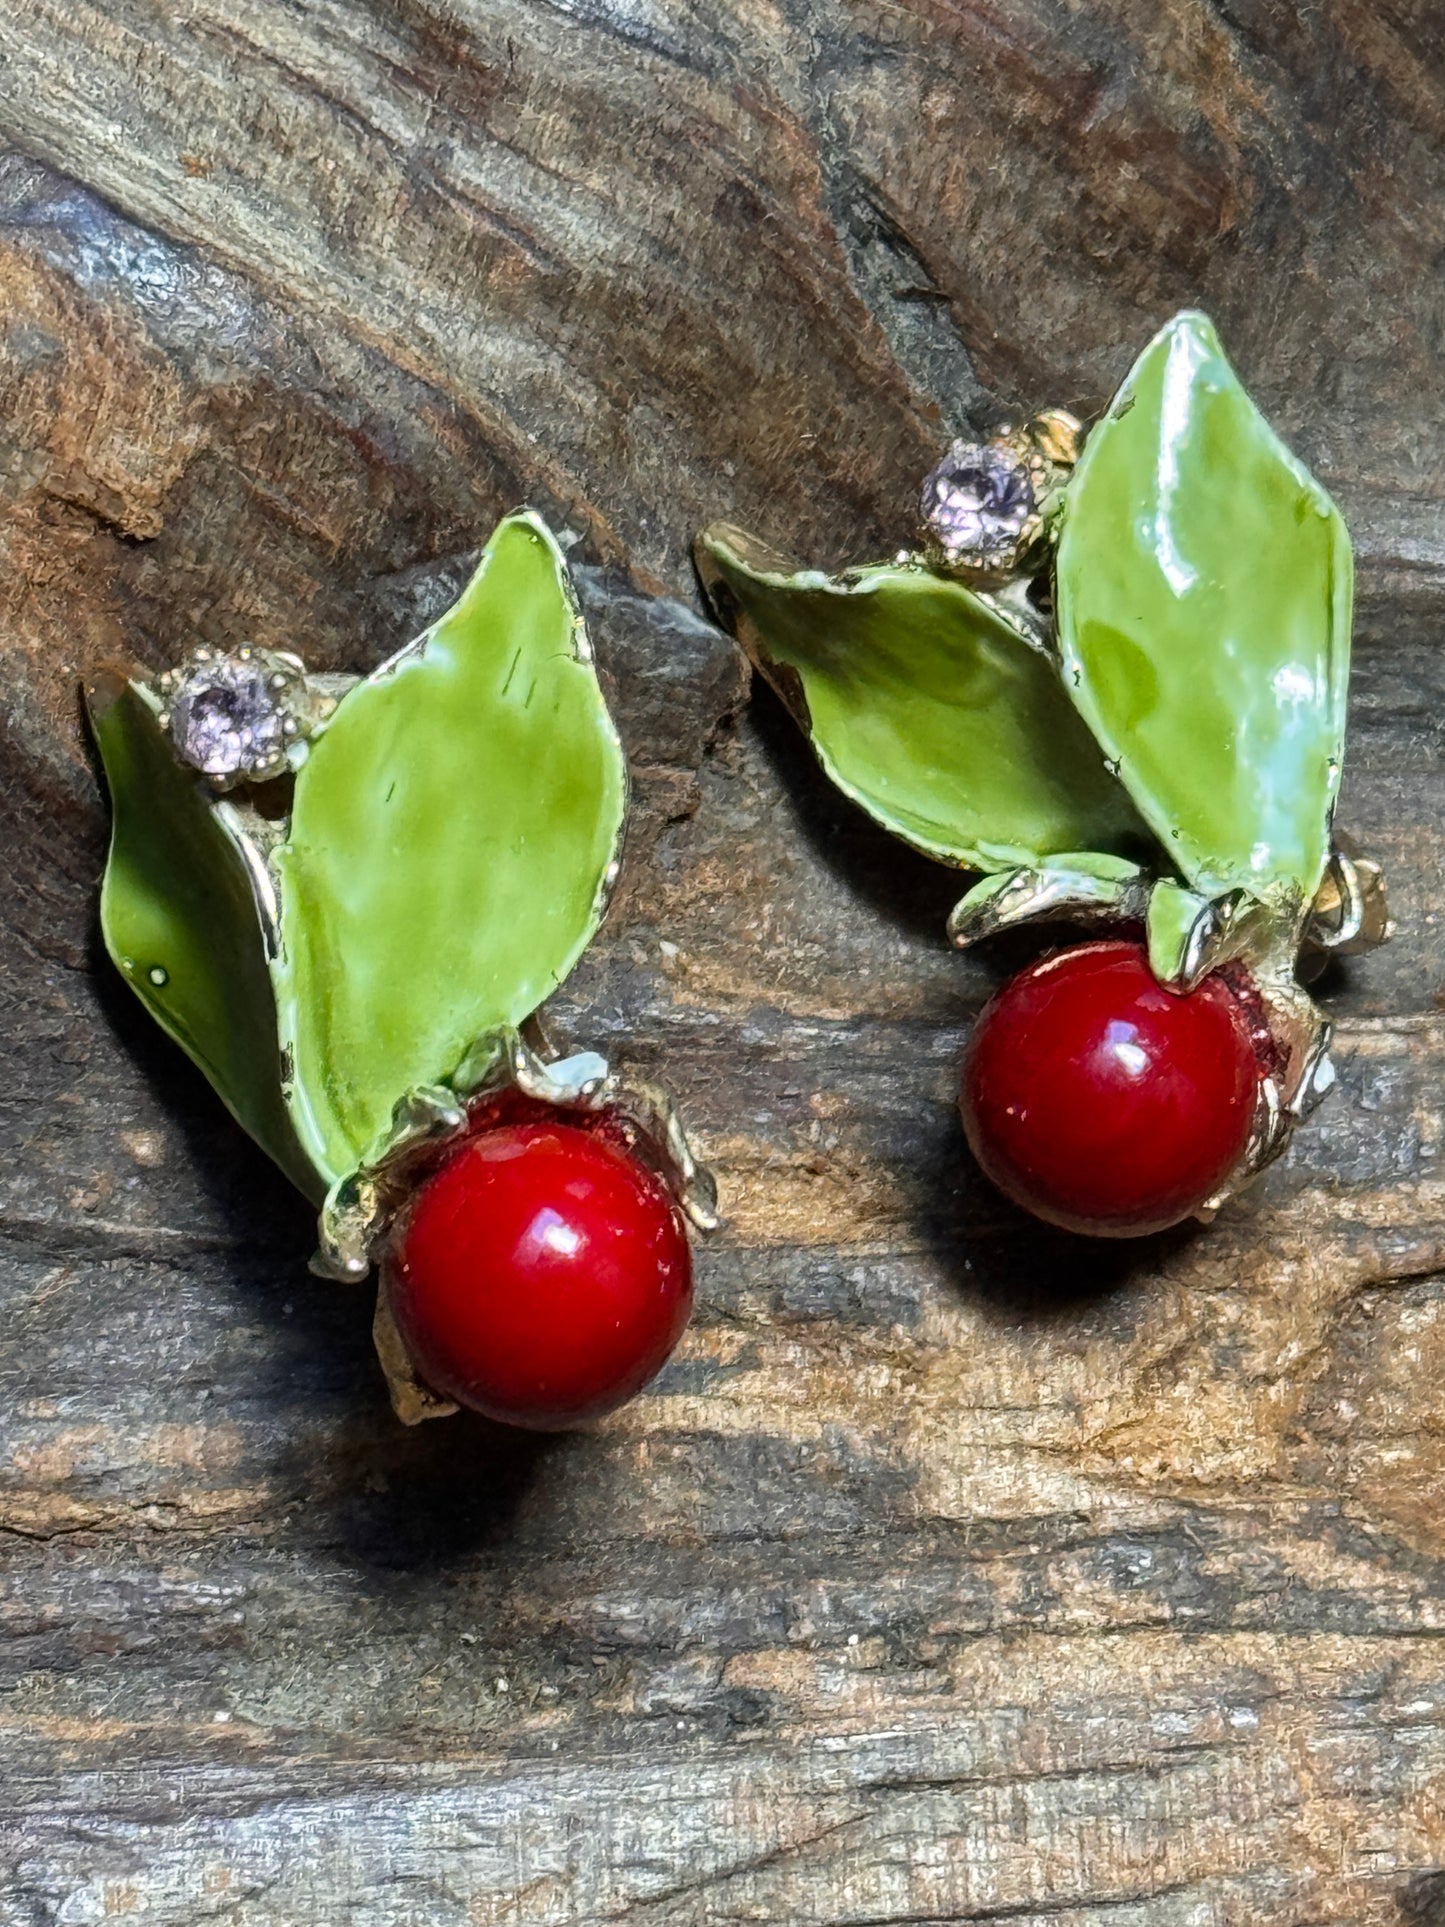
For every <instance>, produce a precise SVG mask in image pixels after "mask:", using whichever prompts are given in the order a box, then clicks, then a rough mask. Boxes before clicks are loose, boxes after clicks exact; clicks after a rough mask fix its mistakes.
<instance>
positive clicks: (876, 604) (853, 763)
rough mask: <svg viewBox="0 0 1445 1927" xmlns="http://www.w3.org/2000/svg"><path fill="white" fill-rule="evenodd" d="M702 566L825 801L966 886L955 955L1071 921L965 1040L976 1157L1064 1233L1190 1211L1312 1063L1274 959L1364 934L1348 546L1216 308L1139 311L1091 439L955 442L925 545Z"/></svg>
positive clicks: (1247, 1148) (1301, 994) (1303, 1014)
mask: <svg viewBox="0 0 1445 1927" xmlns="http://www.w3.org/2000/svg"><path fill="white" fill-rule="evenodd" d="M697 558H698V565H699V569H700V572H701V575H702V578H703V583H704V586H705V588H706V589H707V592H708V595H709V597H710V599H711V601H712V604H713V606H714V608H715V609H716V611H717V613H718V615H719V618H720V619H721V620H722V621H723V622H724V624H725V625H726V626H727V627H729V628H730V629H731V631H732V633H733V634H734V635H735V636H736V637H737V638H738V640H739V642H740V643H741V644H742V646H743V648H744V649H745V651H746V652H747V654H748V656H749V657H750V659H751V660H752V662H753V663H754V664H755V665H756V667H757V668H758V669H759V670H761V671H762V673H763V675H764V676H765V677H766V678H767V679H768V681H769V682H770V683H771V684H772V685H773V687H774V688H775V689H776V690H777V692H778V694H779V695H780V696H781V698H782V700H783V702H784V703H785V704H786V706H787V707H788V709H789V710H790V711H791V713H792V715H793V717H794V718H795V720H796V721H797V722H798V724H799V725H800V727H801V728H802V729H803V731H804V732H805V734H806V735H807V736H808V738H809V740H810V741H811V743H812V745H813V748H814V750H815V752H816V753H817V755H818V758H819V760H820V761H821V763H822V765H823V768H824V769H825V770H826V771H827V773H828V775H829V776H830V777H831V778H832V780H833V781H834V782H835V783H836V784H837V785H838V786H839V788H840V789H842V790H843V791H844V792H845V794H847V795H848V796H850V797H851V798H852V799H853V800H854V802H856V803H858V804H860V805H861V806H862V807H863V809H865V810H866V811H867V812H868V813H869V814H870V815H871V816H872V817H874V819H875V820H876V821H877V822H879V823H881V824H882V825H883V827H884V828H885V829H888V830H890V831H892V832H893V834H894V835H896V836H899V837H901V838H902V839H903V840H904V841H905V842H907V843H910V844H911V845H912V846H913V847H914V848H915V849H918V850H921V851H922V852H924V853H925V854H926V855H928V856H931V857H935V858H937V859H939V860H940V861H942V862H945V863H951V864H955V865H957V866H959V867H960V868H962V869H966V870H973V871H977V872H980V873H981V879H980V881H978V882H977V883H975V885H974V886H973V888H972V889H970V890H969V891H968V893H967V895H966V896H964V897H963V899H962V901H961V902H960V903H959V904H958V905H957V907H956V908H955V910H954V912H953V914H952V917H951V918H950V920H949V925H948V931H949V936H950V938H951V940H952V942H953V943H954V944H955V945H956V946H958V947H959V948H964V947H966V946H968V945H970V944H972V943H975V942H977V941H979V940H980V939H981V938H984V937H986V936H989V935H990V934H992V933H993V932H995V931H999V930H1003V929H1008V928H1012V927H1014V926H1016V925H1021V924H1026V923H1031V922H1042V921H1049V922H1052V921H1056V920H1059V919H1068V920H1072V921H1074V922H1076V923H1077V924H1079V925H1080V926H1081V928H1082V929H1083V930H1084V931H1086V932H1089V933H1092V934H1093V938H1094V940H1093V941H1090V942H1086V943H1082V944H1075V945H1074V946H1073V947H1071V948H1066V949H1061V950H1058V951H1056V952H1054V953H1053V954H1051V955H1048V956H1046V957H1044V958H1043V959H1042V961H1040V962H1038V963H1035V964H1034V965H1032V966H1031V967H1029V968H1028V969H1025V970H1024V971H1022V972H1021V973H1020V974H1019V975H1018V976H1016V977H1014V978H1013V979H1012V981H1011V982H1009V983H1008V984H1006V985H1005V986H1004V988H1003V989H1002V990H1001V991H1000V992H999V993H998V994H997V995H996V996H995V997H994V998H993V1000H992V1001H991V1002H990V1003H989V1004H988V1005H987V1006H986V1008H985V1009H984V1011H983V1013H982V1015H981V1016H980V1018H979V1020H978V1022H977V1023H976V1025H975V1027H974V1030H973V1034H972V1037H971V1040H970V1044H969V1048H968V1051H967V1054H966V1057H965V1061H964V1065H963V1070H962V1076H961V1083H960V1104H961V1109H962V1113H963V1120H964V1125H965V1129H966V1133H967V1136H968V1140H969V1143H970V1146H971V1147H972V1150H973V1152H974V1155H975V1156H976V1158H977V1160H978V1162H979V1164H980V1165H981V1166H982V1168H983V1170H984V1172H985V1173H986V1174H987V1175H988V1177H990V1178H991V1179H992V1180H993V1182H994V1183H995V1184H996V1185H997V1186H998V1187H999V1188H1000V1189H1001V1190H1003V1191H1004V1192H1005V1193H1006V1194H1007V1195H1008V1196H1010V1197H1011V1198H1013V1199H1014V1200H1015V1201H1016V1202H1017V1203H1019V1204H1021V1205H1023V1206H1025V1207H1026V1208H1027V1209H1029V1210H1030V1211H1033V1212H1034V1213H1036V1214H1037V1215H1038V1216H1039V1217H1041V1218H1044V1219H1047V1220H1048V1221H1050V1222H1052V1223H1054V1224H1057V1225H1060V1226H1063V1227H1065V1228H1066V1229H1069V1230H1073V1231H1081V1232H1089V1233H1094V1234H1097V1235H1103V1236H1130V1235H1135V1234H1139V1233H1143V1232H1150V1231H1157V1230H1160V1229H1163V1228H1164V1227H1166V1226H1168V1225H1171V1224H1175V1223H1177V1222H1179V1221H1180V1220H1181V1219H1184V1218H1186V1217H1188V1216H1190V1215H1191V1214H1192V1215H1194V1216H1197V1217H1200V1218H1203V1219H1206V1220H1207V1219H1208V1218H1209V1217H1211V1216H1212V1215H1213V1213H1214V1212H1215V1211H1216V1210H1217V1209H1218V1207H1219V1206H1220V1205H1221V1204H1222V1203H1223V1202H1224V1201H1225V1199H1227V1198H1228V1197H1229V1196H1230V1195H1232V1194H1233V1193H1234V1192H1235V1191H1237V1190H1238V1189H1239V1188H1240V1187H1241V1186H1242V1185H1243V1184H1245V1183H1247V1182H1248V1181H1249V1180H1250V1179H1252V1178H1253V1177H1255V1176H1256V1175H1257V1174H1258V1173H1259V1172H1260V1171H1261V1170H1263V1169H1264V1167H1265V1166H1266V1165H1267V1164H1269V1163H1270V1161H1271V1160H1272V1159H1274V1158H1275V1157H1277V1156H1278V1155H1279V1154H1280V1152H1281V1151H1282V1150H1283V1149H1284V1147H1285V1145H1286V1144H1287V1142H1288V1140H1289V1137H1290V1134H1291V1132H1292V1130H1293V1129H1294V1126H1295V1125H1296V1124H1297V1123H1298V1121H1299V1120H1300V1119H1301V1118H1303V1117H1304V1116H1306V1115H1307V1114H1308V1112H1309V1111H1311V1110H1312V1109H1313V1108H1314V1106H1315V1105H1316V1104H1317V1103H1318V1102H1319V1101H1320V1099H1321V1098H1322V1097H1323V1096H1324V1095H1325V1093H1326V1091H1327V1090H1328V1089H1329V1087H1330V1085H1331V1083H1332V1081H1333V1071H1332V1068H1331V1065H1330V1061H1329V1039H1330V1029H1329V1025H1328V1024H1327V1023H1326V1021H1325V1020H1324V1018H1323V1017H1322V1016H1321V1015H1320V1013H1319V1011H1318V1010H1317V1009H1316V1008H1315V1006H1314V1005H1313V1003H1312V1002H1311V1000H1310V998H1309V997H1308V995H1307V994H1306V992H1305V990H1304V989H1303V988H1302V980H1307V979H1308V978H1309V977H1310V976H1311V975H1312V974H1313V973H1314V972H1316V971H1317V970H1318V968H1320V967H1321V966H1322V964H1323V961H1324V960H1325V958H1326V957H1327V956H1328V955H1329V954H1330V953H1332V952H1348V951H1358V950H1364V949H1368V948H1370V947H1371V946H1373V945H1374V944H1377V943H1380V942H1383V941H1384V940H1385V938H1386V937H1387V936H1388V935H1389V921H1388V914H1387V910H1386V902H1385V891H1384V885H1383V881H1382V879H1381V876H1380V872H1379V869H1378V868H1377V866H1376V865H1374V864H1373V863H1370V862H1369V861H1367V860H1366V859H1365V858H1364V857H1362V856H1361V855H1360V854H1359V852H1358V851H1357V850H1355V848H1354V847H1353V845H1352V844H1351V843H1350V842H1349V841H1348V840H1347V839H1346V838H1345V837H1344V836H1343V835H1335V836H1334V837H1333V839H1332V836H1331V825H1332V819H1333V815H1334V808H1335V799H1336V796H1337V793H1338V789H1339V782H1340V770H1341V764H1342V759H1343V750H1344V725H1345V699H1346V691H1347V684H1348V678H1349V651H1350V618H1351V581H1352V565H1351V550H1350V541H1349V536H1348V534H1347V532H1346V529H1345V525H1344V522H1343V520H1342V519H1341V516H1340V513H1339V511H1338V509H1337V508H1336V507H1335V505H1334V503H1333V502H1332V501H1331V500H1330V498H1329V496H1328V495H1327V494H1326V492H1325V490H1324V489H1323V488H1322V487H1321V486H1320V484H1319V483H1318V482H1317V481H1315V480H1314V478H1313V477H1312V476H1311V475H1310V474H1309V473H1308V471H1307V470H1306V469H1305V468H1304V467H1303V465H1302V464H1301V463H1300V462H1299V461H1297V460H1296V459H1295V457H1294V456H1293V455H1291V454H1290V452H1289V450H1288V449H1286V448H1285V447H1284V445H1283V443H1282V442H1280V440H1279V439H1278V437H1277V436H1276V435H1275V434H1274V432H1273V430H1272V429H1271V428H1270V427H1269V425H1268V423H1267V422H1266V421H1265V420H1264V418H1263V416H1262V415H1261V414H1260V413H1259V411H1258V409H1257V408H1256V407H1255V406H1254V404H1253V402H1252V401H1251V400H1250V398H1249V396H1248V395H1247V394H1246V392H1245V390H1244V388H1243V386H1242V385H1241V383H1240V381H1239V378H1238V376H1237V375H1236V374H1235V372H1234V370H1233V369H1232V367H1231V366H1230V364H1229V362H1228V361H1227V360H1226V359H1225V355H1224V351H1223V349H1222V348H1221V346H1220V343H1219V340H1218V337H1217V335H1216V333H1215V330H1214V328H1213V326H1212V325H1211V323H1210V322H1209V320H1208V319H1207V318H1206V317H1205V316H1204V315H1202V314H1197V313H1184V314H1180V315H1177V316H1176V317H1175V318H1174V319H1173V320H1172V321H1170V322H1169V323H1168V324H1167V325H1166V326H1165V327H1164V328H1162V329H1161V330H1160V332H1159V333H1158V334H1157V335H1156V336H1155V338H1154V339H1153V340H1152V341H1151V342H1150V343H1149V345H1148V346H1147V347H1146V348H1145V350H1144V352H1143V353H1142V354H1141V355H1140V357H1139V359H1138V360H1137V361H1136V363H1135V364H1134V366H1133V368H1132V369H1131V370H1130V372H1129V374H1128V376H1127V377H1126V379H1125V381H1124V383H1123V386H1122V387H1121V388H1120V389H1119V391H1118V393H1117V394H1116V395H1115V397H1114V399H1113V402H1112V403H1111V404H1110V406H1109V409H1108V410H1107V412H1106V413H1105V415H1104V417H1103V419H1102V420H1101V421H1099V423H1098V424H1097V425H1096V426H1095V427H1094V428H1093V429H1092V431H1091V432H1090V433H1089V434H1088V436H1087V439H1085V437H1084V431H1083V429H1082V427H1081V425H1080V424H1079V423H1078V422H1077V421H1076V420H1075V419H1074V418H1073V417H1072V416H1070V415H1068V414H1066V413H1064V412H1063V411H1052V412H1049V413H1046V414H1042V415H1038V416H1035V417H1034V419H1033V420H1032V421H1030V422H1029V423H1028V424H1027V425H1026V426H1025V427H1024V428H1022V429H1016V430H1004V431H1002V432H1000V433H999V434H997V435H995V436H994V437H993V438H992V439H991V440H989V441H986V442H983V443H968V442H955V443H954V445H953V446H952V447H951V448H950V449H949V451H948V453H947V455H946V456H945V457H944V458H943V460H942V461H941V462H940V463H939V464H938V466H937V467H936V468H935V469H934V470H933V472H932V473H931V474H930V475H929V476H928V478H927V480H926V482H925V483H924V486H923V494H922V503H921V546H920V550H919V552H918V553H908V552H905V553H903V554H901V555H899V556H898V557H897V558H896V559H895V560H894V561H893V562H892V563H891V564H887V565H880V566H873V567H867V568H858V569H853V570H849V571H848V572H846V573H844V574H842V575H836V576H830V575H825V574H822V573H821V572H819V571H817V570H808V569H804V570H799V569H798V568H796V566H795V565H793V564H791V563H789V562H788V561H786V560H785V559H784V558H782V557H780V556H778V555H776V554H774V553H772V552H771V551H769V550H768V549H767V548H766V547H765V546H764V545H762V544H760V543H759V542H757V541H755V540H754V539H753V538H751V537H749V536H746V535H744V534H742V533H741V532H740V531H738V530H736V529H733V528H730V527H728V526H726V525H717V526H714V527H713V528H710V529H709V530H707V531H706V533H705V534H704V535H703V536H702V537H701V538H700V540H699V543H698V549H697Z"/></svg>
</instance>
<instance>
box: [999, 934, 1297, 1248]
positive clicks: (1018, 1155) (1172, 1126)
mask: <svg viewBox="0 0 1445 1927" xmlns="http://www.w3.org/2000/svg"><path fill="white" fill-rule="evenodd" d="M1258 1087H1259V1063H1258V1059H1257V1057H1256V1055H1255V1049H1254V1045H1253V1043H1252V1042H1251V1036H1250V1021H1249V1017H1248V1015H1247V1013H1246V1012H1245V1010H1244V1008H1243V1006H1242V1005H1241V1003H1240V1002H1239V1000H1238V998H1237V997H1236V996H1235V994H1234V992H1233V991H1231V990H1230V988H1229V987H1228V986H1227V985H1226V984H1225V983H1224V982H1223V981H1222V980H1221V979H1220V978H1219V977H1217V976H1214V977H1208V978H1206V979H1205V981H1204V982H1203V983H1202V984H1201V985H1200V986H1199V987H1198V988H1197V989H1196V990H1193V991H1191V992H1189V994H1188V995H1187V996H1182V997H1177V996H1174V995H1172V994H1171V993H1170V992H1169V991H1167V990H1165V989H1163V988H1162V987H1161V985H1160V984H1159V983H1158V982H1157V980H1156V979H1155V977H1154V975H1153V973H1152V972H1151V971H1150V969H1149V964H1148V959H1147V957H1146V955H1145V953H1144V950H1143V948H1142V947H1141V946H1140V945H1139V944H1136V943H1122V942H1110V943H1089V944H1081V945H1079V946H1078V947H1077V948H1076V949H1072V950H1063V951H1059V952H1058V953H1057V954H1055V955H1054V956H1051V957H1045V958H1044V959H1042V961H1040V962H1039V963H1036V964H1033V965H1031V966H1030V967H1029V968H1028V969H1027V970H1023V971H1021V972H1020V973H1019V975H1018V976H1017V977H1015V978H1013V979H1012V980H1011V981H1010V982H1009V983H1007V984H1006V985H1005V986H1004V988H1003V989H1002V990H1001V991H999V993H998V994H997V996H995V997H994V998H993V1000H992V1001H991V1002H990V1003H989V1004H988V1005H987V1006H986V1008H985V1009H984V1011H983V1013H982V1015H981V1016H980V1017H979V1020H978V1022H977V1024H976V1025H975V1026H974V1032H973V1036H972V1038H971V1039H970V1042H969V1048H968V1054H967V1056H966V1058H965V1060H964V1066H963V1079H962V1088H961V1109H962V1112H963V1122H964V1129H965V1130H966V1132H967V1134H968V1141H969V1144H970V1145H971V1146H972V1149H973V1153H974V1156H975V1157H976V1158H977V1159H978V1161H979V1163H980V1164H981V1165H982V1167H983V1169H984V1171H985V1172H986V1173H987V1174H988V1176H989V1177H990V1178H992V1179H993V1181H994V1183H995V1184H996V1185H997V1186H998V1187H999V1189H1000V1190H1001V1191H1003V1192H1005V1193H1006V1194H1007V1195H1008V1196H1009V1197H1010V1198H1012V1199H1013V1200H1014V1201H1015V1203H1017V1204H1021V1205H1023V1206H1024V1207H1025V1208H1026V1209H1027V1210H1029V1211H1032V1212H1034V1213H1035V1214H1036V1215H1037V1216H1038V1217H1041V1218H1045V1219H1047V1220H1048V1221H1049V1222H1050V1223H1051V1224H1057V1225H1062V1226H1063V1227H1064V1228H1065V1229H1066V1230H1070V1231H1084V1232H1090V1233H1093V1234H1094V1235H1096V1236H1105V1237H1130V1236H1136V1235H1138V1234H1141V1233H1143V1232H1148V1231H1160V1230H1163V1229H1164V1227H1165V1226H1167V1225H1171V1224H1177V1223H1178V1222H1179V1221H1180V1219H1182V1218H1186V1217H1188V1215H1189V1214H1190V1212H1191V1211H1193V1210H1194V1209H1195V1208H1196V1207H1197V1206H1199V1205H1200V1204H1202V1203H1204V1201H1205V1200H1206V1199H1207V1198H1208V1197H1209V1196H1210V1195H1211V1194H1212V1193H1213V1192H1215V1191H1216V1190H1217V1189H1218V1188H1219V1186H1220V1184H1221V1183H1222V1182H1223V1181H1224V1179H1225V1178H1226V1176H1227V1175H1228V1174H1229V1172H1230V1170H1231V1169H1232V1167H1233V1166H1234V1164H1235V1163H1236V1161H1237V1159H1238V1158H1239V1156H1240V1154H1241V1152H1242V1151H1243V1149H1244V1146H1245V1143H1246V1140H1247V1139H1248V1136H1249V1130H1250V1124H1251V1122H1252V1120H1253V1116H1254V1106H1255V1099H1256V1094H1257V1091H1258Z"/></svg>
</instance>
